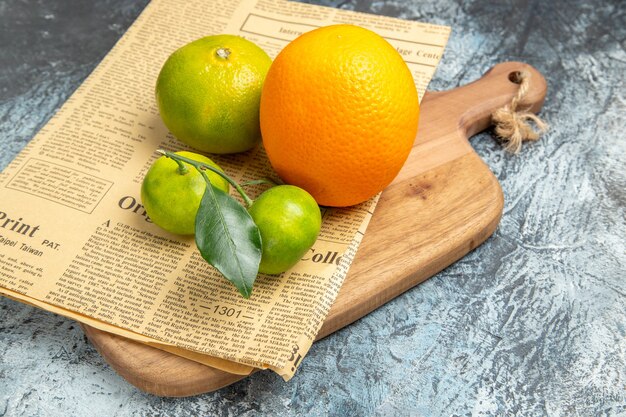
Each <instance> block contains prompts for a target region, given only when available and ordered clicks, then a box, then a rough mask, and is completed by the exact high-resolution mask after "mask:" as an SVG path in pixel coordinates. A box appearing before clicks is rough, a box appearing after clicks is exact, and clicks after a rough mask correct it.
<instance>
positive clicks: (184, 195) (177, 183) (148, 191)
mask: <svg viewBox="0 0 626 417" xmlns="http://www.w3.org/2000/svg"><path fill="white" fill-rule="evenodd" d="M176 154H177V155H181V156H184V157H187V158H189V159H193V160H195V161H199V162H203V163H206V164H208V165H211V166H213V167H215V168H217V169H219V170H220V171H221V170H222V169H221V168H220V167H219V166H218V165H217V164H216V163H215V162H213V161H211V160H210V159H209V158H207V157H206V156H203V155H198V154H196V153H193V152H185V151H181V152H176ZM182 164H183V165H184V166H185V167H186V168H187V169H186V172H185V173H184V174H181V172H180V169H179V165H178V163H177V162H176V161H174V160H172V159H170V158H168V157H166V156H162V157H160V158H159V159H157V160H156V161H154V164H152V166H151V167H150V169H149V170H148V173H147V174H146V176H145V177H144V179H143V183H142V185H141V201H142V203H143V205H144V207H145V208H146V212H147V213H148V216H149V217H150V219H151V220H152V222H154V223H155V224H156V225H158V226H160V227H161V228H163V229H165V230H167V231H168V232H172V233H176V234H180V235H192V234H194V231H195V221H196V213H197V212H198V207H200V201H201V200H202V196H203V195H204V191H205V190H206V182H205V181H204V178H202V174H200V173H199V172H198V170H197V169H196V168H194V167H193V166H191V165H189V164H187V163H185V162H182ZM207 176H208V177H209V181H211V184H213V186H215V187H216V188H219V189H220V190H222V191H224V192H226V193H228V190H229V185H228V182H227V181H226V180H225V179H224V178H222V177H221V176H220V175H218V174H216V173H214V172H211V171H208V170H207Z"/></svg>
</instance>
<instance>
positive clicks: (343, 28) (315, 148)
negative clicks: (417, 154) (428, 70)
mask: <svg viewBox="0 0 626 417" xmlns="http://www.w3.org/2000/svg"><path fill="white" fill-rule="evenodd" d="M260 111H261V133H262V137H263V145H264V146H265V149H266V151H267V155H268V158H269V160H270V162H271V164H272V166H273V168H274V169H275V170H276V172H277V173H278V175H279V176H280V177H281V178H282V179H283V181H285V182H286V183H288V184H293V185H296V186H299V187H301V188H303V189H305V190H307V191H308V192H309V193H310V194H312V195H313V197H314V198H315V199H316V201H317V202H318V203H319V204H320V205H325V206H338V207H342V206H350V205H354V204H358V203H361V202H363V201H365V200H367V199H369V198H370V197H372V196H374V195H376V194H377V193H378V192H380V191H382V190H383V189H384V188H385V187H386V186H387V185H388V184H389V183H390V182H391V181H392V180H393V179H394V177H395V176H396V175H397V174H398V172H399V171H400V168H401V167H402V165H403V164H404V162H405V161H406V158H407V157H408V155H409V151H410V150H411V147H412V145H413V141H414V139H415V136H416V134H417V124H418V119H419V100H418V95H417V91H416V88H415V84H414V82H413V77H412V75H411V72H410V71H409V69H408V67H407V66H406V64H405V63H404V61H403V60H402V58H401V56H400V55H399V54H398V52H397V51H396V50H395V49H394V48H393V47H392V46H391V45H390V44H389V43H388V42H387V41H386V40H384V39H383V38H382V37H380V36H379V35H377V34H376V33H374V32H372V31H370V30H367V29H364V28H361V27H357V26H353V25H334V26H327V27H323V28H319V29H316V30H313V31H311V32H308V33H305V34H304V35H302V36H300V37H298V38H297V39H295V40H294V41H292V42H291V43H289V44H288V45H287V46H286V47H285V48H284V49H283V50H282V51H281V52H280V54H279V55H278V56H277V57H276V58H275V60H274V62H273V63H272V66H271V67H270V69H269V71H268V73H267V76H266V78H265V84H264V86H263V92H262V94H261V108H260Z"/></svg>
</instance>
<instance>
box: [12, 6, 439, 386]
mask: <svg viewBox="0 0 626 417" xmlns="http://www.w3.org/2000/svg"><path fill="white" fill-rule="evenodd" d="M336 23H354V24H357V25H360V26H363V27H367V28H369V29H372V30H374V31H375V32H377V33H379V34H380V35H382V36H383V37H385V38H386V39H387V40H388V41H389V42H390V43H391V44H392V45H393V46H394V47H396V48H397V50H398V52H399V53H400V54H401V55H402V56H403V57H404V58H405V60H406V62H407V64H408V66H409V67H410V69H411V71H412V72H413V75H414V79H415V84H416V86H417V87H418V91H419V94H420V97H423V95H424V91H425V89H426V86H427V84H428V82H429V80H430V78H431V77H432V75H433V72H434V71H435V68H436V66H437V64H438V62H439V60H440V58H441V55H442V53H443V49H444V47H445V44H446V42H447V39H448V35H449V28H448V27H443V26H436V25H430V24H422V23H416V22H412V21H403V20H398V19H392V18H386V17H380V16H373V15H366V14H360V13H355V12H349V11H343V10H337V9H332V8H325V7H319V6H311V5H307V4H300V3H291V2H285V1H282V0H281V1H279V0H239V1H238V0H211V1H200V0H193V1H191V0H180V1H173V0H153V1H152V2H151V3H150V4H149V5H148V6H147V7H146V9H145V10H144V12H143V13H142V14H141V16H140V17H139V18H138V19H137V21H136V22H135V23H134V24H133V25H132V26H131V28H130V29H129V30H128V31H127V33H126V34H125V35H124V36H123V37H122V38H121V39H120V41H119V42H118V43H117V44H116V45H115V47H114V48H113V49H112V50H111V51H110V52H109V54H108V55H107V56H106V58H105V59H104V60H103V61H102V62H101V63H100V64H99V65H98V67H97V68H96V69H95V70H94V71H93V73H92V74H91V75H90V76H89V77H88V78H87V80H86V81H85V82H84V83H83V84H82V85H81V86H80V87H79V88H78V89H77V90H76V92H75V93H74V94H73V95H72V96H71V97H70V98H69V99H68V100H67V102H66V103H65V104H64V105H63V107H62V108H61V109H60V110H59V111H58V112H57V113H56V115H55V116H54V117H53V118H52V119H51V120H50V121H49V122H48V124H47V125H46V126H45V127H44V128H43V129H41V131H40V132H39V133H38V134H37V135H36V136H35V137H34V138H33V140H32V141H31V142H30V143H29V144H28V145H27V146H26V148H25V149H24V150H23V151H22V152H21V153H20V154H19V155H18V156H17V157H16V158H15V160H14V161H13V162H12V163H11V164H10V165H9V166H8V167H7V168H6V169H5V170H4V171H3V172H2V173H1V174H0V293H2V294H4V295H6V296H8V297H11V298H14V299H16V300H20V301H22V302H25V303H29V304H32V305H35V306H38V307H41V308H43V309H46V310H48V311H52V312H55V313H57V314H61V315H64V316H67V317H70V318H72V319H75V320H78V321H80V322H83V323H86V324H88V325H90V326H93V327H95V328H98V329H101V330H104V331H107V332H110V333H114V334H117V335H120V336H124V337H127V338H130V339H133V340H137V341H139V342H143V343H147V344H149V345H151V346H155V347H158V348H160V349H164V350H166V351H169V352H172V353H175V354H177V355H181V356H184V357H187V358H190V359H192V360H195V361H198V362H201V363H204V364H206V365H209V366H213V367H215V368H218V369H222V370H225V371H228V372H232V373H236V374H240V375H245V374H248V373H250V372H252V371H253V370H254V369H255V368H270V369H272V370H274V371H276V372H277V373H278V374H280V375H281V376H282V377H283V378H284V379H285V380H288V379H290V378H291V377H292V376H293V374H294V372H295V371H296V369H297V368H298V365H299V364H300V363H301V362H302V358H303V357H304V356H305V354H306V353H307V351H308V350H309V348H310V347H311V344H312V343H313V341H314V340H315V336H316V334H317V332H318V330H319V329H320V327H321V325H322V323H323V321H324V318H325V317H326V314H327V312H328V310H329V308H330V306H331V305H332V303H333V301H334V299H335V297H336V295H337V293H338V291H339V288H340V287H341V284H342V282H343V279H344V277H345V276H346V274H347V271H348V268H349V266H350V262H351V261H352V259H353V257H354V255H355V253H356V250H357V248H358V246H359V243H360V241H361V239H362V237H363V234H364V233H365V229H366V227H367V224H368V222H369V220H370V218H371V216H372V213H373V211H374V207H375V205H376V201H377V198H373V199H372V200H370V201H368V202H365V203H363V204H360V205H358V206H355V207H351V208H347V209H326V208H324V209H322V214H323V226H322V231H321V234H320V236H319V239H318V241H317V242H316V243H315V245H314V247H313V248H312V249H311V250H310V252H309V253H308V254H307V255H306V256H305V257H304V258H303V259H302V261H301V262H300V263H299V264H298V265H297V266H295V267H294V268H293V269H292V270H290V271H288V272H286V273H284V274H282V275H281V276H280V277H276V276H262V275H261V276H259V277H258V278H257V281H256V283H255V285H254V290H253V294H252V297H251V298H250V299H249V300H246V299H243V298H242V297H241V295H239V293H238V291H237V290H236V289H235V287H234V286H233V285H231V284H230V283H229V282H228V281H226V279H224V278H223V277H221V276H220V275H219V274H218V273H217V272H216V270H214V269H213V268H212V267H211V266H209V265H208V264H207V263H206V262H205V261H204V260H203V259H202V258H201V256H200V254H199V252H198V251H197V249H196V247H195V243H194V240H193V237H181V236H176V235H172V234H169V233H167V232H165V231H163V230H161V229H160V228H159V227H157V226H156V225H154V224H153V223H151V222H150V219H149V218H148V217H147V216H146V212H145V210H144V209H143V206H142V205H141V201H140V197H139V194H140V186H141V182H142V179H143V176H144V174H145V173H146V171H147V170H148V168H149V167H150V165H151V164H152V162H154V160H155V159H156V158H157V157H158V155H157V153H156V152H155V151H156V150H157V149H167V150H171V151H178V150H183V149H187V150H188V149H189V148H187V147H186V146H184V145H183V144H182V143H180V142H178V141H177V140H176V138H174V137H173V136H172V135H171V134H170V133H169V132H168V130H167V129H166V128H165V126H164V125H163V123H162V122H161V120H160V118H159V114H158V110H157V107H156V103H155V98H154V87H155V83H156V78H157V75H158V73H159V70H160V68H161V66H162V65H163V63H164V62H165V60H166V59H167V57H168V56H169V55H170V54H171V53H172V52H173V51H174V50H176V49H178V48H179V47H181V46H183V45H184V44H186V43H188V42H190V41H192V40H195V39H197V38H200V37H203V36H207V35H212V34H221V33H230V34H238V35H241V36H243V37H245V38H247V39H249V40H251V41H253V42H255V43H256V44H258V45H259V46H261V47H262V48H263V49H264V50H265V51H267V53H268V54H269V55H270V56H272V57H274V56H276V54H277V53H278V52H279V51H280V50H281V48H283V47H284V46H285V45H286V44H287V43H288V42H289V41H291V40H293V39H294V38H296V37H297V36H298V35H300V34H301V33H303V32H306V31H309V30H312V29H314V28H317V27H320V26H325V25H330V24H336ZM211 158H213V159H214V160H215V161H216V162H217V163H218V164H219V165H221V166H222V167H223V168H224V169H225V171H226V172H227V173H228V174H229V175H231V176H232V177H233V178H234V179H235V180H236V181H246V180H250V179H258V178H261V177H266V176H270V177H272V176H274V177H275V174H274V173H273V172H272V170H271V167H270V165H269V163H268V161H267V159H266V156H265V153H264V151H263V147H262V146H259V147H257V148H256V149H255V150H252V151H249V152H246V153H243V154H238V155H231V156H215V155H211ZM252 191H253V194H254V193H255V192H256V194H258V193H259V192H260V191H262V189H261V188H259V189H258V190H254V189H253V190H252Z"/></svg>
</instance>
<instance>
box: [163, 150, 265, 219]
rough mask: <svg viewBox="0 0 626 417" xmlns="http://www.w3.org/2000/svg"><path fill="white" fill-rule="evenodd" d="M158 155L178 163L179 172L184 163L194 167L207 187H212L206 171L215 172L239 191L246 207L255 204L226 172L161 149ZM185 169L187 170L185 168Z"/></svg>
mask: <svg viewBox="0 0 626 417" xmlns="http://www.w3.org/2000/svg"><path fill="white" fill-rule="evenodd" d="M157 152H158V153H160V154H161V155H165V156H167V157H168V158H171V159H173V160H174V161H176V163H178V166H179V171H180V170H181V168H180V166H181V164H182V163H183V162H186V163H188V164H189V165H191V166H192V167H194V168H195V169H197V170H198V171H199V172H200V173H201V174H203V175H202V176H203V177H204V179H205V181H206V182H207V185H211V182H210V181H209V178H208V177H207V176H206V175H204V172H203V171H204V170H207V169H208V170H209V171H213V172H215V173H216V174H217V175H219V176H220V177H222V178H224V179H225V180H226V181H228V183H229V184H230V185H232V186H233V187H235V189H236V190H237V192H238V193H239V195H241V198H243V201H244V202H245V203H246V207H250V206H251V205H252V203H253V200H252V199H251V198H250V197H248V195H247V194H246V192H245V191H244V190H243V188H241V186H240V185H239V184H237V182H235V180H233V179H232V178H230V177H229V176H228V175H226V174H225V173H224V172H222V171H220V170H219V169H217V168H214V167H212V166H211V165H208V164H205V163H202V162H199V161H194V160H193V159H189V158H186V157H184V156H181V155H177V154H175V153H173V152H170V151H165V150H163V149H159V150H157ZM185 169H187V168H186V167H185Z"/></svg>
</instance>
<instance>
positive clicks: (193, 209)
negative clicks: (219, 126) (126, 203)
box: [141, 151, 321, 274]
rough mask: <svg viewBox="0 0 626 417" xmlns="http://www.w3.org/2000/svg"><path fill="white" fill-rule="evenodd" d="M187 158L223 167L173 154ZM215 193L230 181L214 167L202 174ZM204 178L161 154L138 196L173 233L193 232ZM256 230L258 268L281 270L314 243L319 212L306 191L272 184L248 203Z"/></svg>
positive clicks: (225, 189)
mask: <svg viewBox="0 0 626 417" xmlns="http://www.w3.org/2000/svg"><path fill="white" fill-rule="evenodd" d="M175 155H179V156H182V157H185V158H189V159H192V160H194V161H198V162H201V163H203V164H206V165H209V166H211V167H213V168H215V169H217V170H219V171H221V168H219V166H218V165H217V164H215V163H214V162H213V161H211V160H210V159H209V158H207V157H205V156H202V155H198V154H195V153H192V152H184V151H183V152H177V153H176V154H175ZM206 175H207V177H208V179H209V181H210V183H211V185H212V186H213V187H214V189H217V190H219V191H218V192H223V193H228V191H229V183H228V181H227V180H225V179H224V178H223V177H222V176H221V175H219V174H218V173H215V172H213V171H209V172H207V173H206ZM206 187H207V184H206V181H205V179H204V177H203V175H202V174H201V173H200V171H198V170H197V169H196V168H195V167H193V166H191V165H189V164H188V163H185V162H181V163H178V162H176V161H175V160H173V159H172V158H170V157H167V156H162V157H160V158H159V159H158V160H157V161H155V163H154V164H153V165H152V167H151V168H150V170H149V171H148V173H147V174H146V176H145V178H144V181H143V184H142V187H141V199H142V202H143V205H144V206H145V208H146V211H147V213H148V215H149V217H150V219H151V220H152V221H153V222H154V223H155V224H157V225H158V226H160V227H162V228H163V229H165V230H167V231H170V232H172V233H176V234H187V235H189V234H194V232H196V227H197V221H196V213H197V212H198V208H199V206H200V203H201V200H202V198H203V195H204V193H205V191H206ZM248 213H249V214H250V216H251V217H252V220H253V221H254V223H255V224H256V226H257V227H258V229H259V232H260V236H261V242H262V257H261V262H260V265H259V272H261V273H266V274H279V273H282V272H284V271H286V270H288V269H289V268H291V267H293V266H294V265H295V264H296V263H297V262H298V261H299V260H300V259H301V258H302V256H303V255H304V254H305V253H306V252H307V251H308V250H309V248H310V247H311V246H312V245H313V243H315V240H316V239H317V235H318V233H319V231H320V227H321V215H320V210H319V207H318V205H317V203H316V202H315V200H314V199H313V197H311V195H310V194H309V193H307V192H306V191H304V190H303V189H301V188H298V187H295V186H291V185H278V186H274V187H272V188H270V189H268V190H266V191H265V192H263V193H262V194H261V195H260V196H259V197H258V198H257V199H256V200H254V201H253V202H252V204H250V206H249V207H248Z"/></svg>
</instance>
